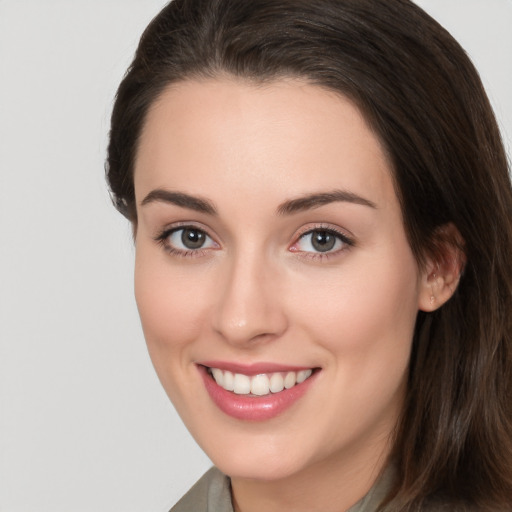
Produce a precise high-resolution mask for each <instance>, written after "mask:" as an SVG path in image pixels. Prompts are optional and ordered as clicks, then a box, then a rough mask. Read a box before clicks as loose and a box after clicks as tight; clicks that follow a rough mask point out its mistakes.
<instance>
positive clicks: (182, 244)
mask: <svg viewBox="0 0 512 512" xmlns="http://www.w3.org/2000/svg"><path fill="white" fill-rule="evenodd" d="M157 240H158V241H160V242H161V243H162V244H163V246H164V247H165V248H166V249H167V250H168V251H170V252H171V253H174V254H177V255H182V256H187V255H190V254H191V253H193V252H196V251H199V250H201V249H211V248H216V247H218V246H217V244H216V243H215V242H214V241H213V240H212V238H211V237H210V236H208V234H207V233H206V232H205V231H203V230H202V229H199V228H196V227H194V226H181V227H179V228H175V229H171V230H167V231H165V232H164V233H162V234H161V235H160V236H159V237H158V238H157Z"/></svg>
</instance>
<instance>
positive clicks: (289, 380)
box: [209, 368, 313, 396]
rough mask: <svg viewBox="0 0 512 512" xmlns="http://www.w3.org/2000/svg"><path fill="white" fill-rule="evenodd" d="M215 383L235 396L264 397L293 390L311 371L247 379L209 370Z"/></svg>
mask: <svg viewBox="0 0 512 512" xmlns="http://www.w3.org/2000/svg"><path fill="white" fill-rule="evenodd" d="M209 371H210V373H211V375H212V376H213V378H214V379H215V382H216V383H217V384H218V385H219V386H221V387H222V388H224V389H225V390H227V391H233V392H234V393H235V394H237V395H248V394H249V393H251V394H253V395H256V396H265V395H268V394H269V393H271V392H272V393H279V392H280V391H283V389H290V388H293V386H295V385H296V384H300V383H302V382H304V381H305V380H306V379H307V378H309V377H310V376H311V374H312V373H313V370H300V371H299V372H286V373H280V372H277V373H272V374H266V373H262V374H260V375H254V376H253V377H249V376H248V375H244V374H242V373H232V372H229V371H223V370H220V369H219V368H210V369H209Z"/></svg>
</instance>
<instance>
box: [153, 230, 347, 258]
mask: <svg viewBox="0 0 512 512" xmlns="http://www.w3.org/2000/svg"><path fill="white" fill-rule="evenodd" d="M187 229H188V230H191V231H196V232H199V233H202V234H203V235H204V236H205V237H207V239H209V240H210V241H211V243H213V244H214V245H215V246H217V247H218V244H217V243H216V242H215V241H214V240H213V238H212V237H211V236H210V235H209V234H208V232H207V231H206V230H205V229H203V228H200V227H198V226H194V225H190V224H184V225H179V226H175V227H172V228H169V229H165V230H163V231H162V232H161V233H160V234H158V235H157V236H156V237H155V239H154V240H155V241H156V242H157V243H158V244H159V245H161V246H162V247H163V248H164V250H165V251H166V252H167V253H168V254H171V255H173V256H178V257H181V258H194V257H201V256H205V255H206V254H207V253H208V251H209V250H210V249H211V248H212V247H203V246H201V247H199V248H197V249H187V250H183V249H177V248H176V247H173V246H172V245H170V244H169V237H171V236H172V235H175V234H176V233H179V232H180V231H183V230H187ZM315 232H318V233H326V234H327V235H331V236H333V237H335V238H336V241H335V243H337V241H339V242H341V243H342V244H343V246H342V247H341V248H340V249H337V250H335V251H332V250H328V251H325V252H321V251H318V252H314V251H301V250H299V249H297V248H294V247H295V246H296V245H297V244H299V243H300V242H301V240H304V239H305V237H307V236H309V235H312V234H313V233H315ZM354 245H355V242H354V240H353V239H352V238H350V237H348V236H347V235H346V234H344V233H342V232H341V231H339V230H337V229H334V228H333V227H331V226H326V225H317V226H313V227H309V228H307V229H305V230H304V231H303V232H302V233H300V234H299V235H298V236H297V238H296V241H295V242H294V243H293V244H292V245H291V246H290V248H289V249H288V250H289V251H290V252H292V253H295V254H300V257H302V258H308V259H312V260H317V261H318V260H320V261H323V260H325V259H328V258H332V257H335V256H337V255H338V254H340V253H342V252H344V251H346V250H348V249H349V248H350V247H353V246H354Z"/></svg>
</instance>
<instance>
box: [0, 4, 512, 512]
mask: <svg viewBox="0 0 512 512" xmlns="http://www.w3.org/2000/svg"><path fill="white" fill-rule="evenodd" d="M164 3H165V2H164V1H162V0H0V511H1V512H32V511H34V512H35V511H38V512H50V511H51V512H64V511H66V512H68V511H77V512H81V511H91V512H92V511H94V512H107V511H108V512H116V511H123V512H131V511H146V512H151V511H155V512H164V511H167V510H168V509H169V508H170V506H171V505H172V504H173V503H174V502H175V501H176V500H177V499H178V498H179V497H180V496H181V495H182V494H183V493H184V492H185V491H186V490H187V489H188V488H189V487H190V485H192V483H193V482H194V481H195V480H196V479H197V478H198V477H199V476H200V475H201V474H202V473H203V472H204V471H205V470H206V469H207V468H208V467H209V465H210V462H209V461H208V459H207V457H206V456H205V455H204V454H202V452H201V451H200V450H199V448H197V447H196V445H195V443H194V441H193V440H192V439H191V437H190V436H189V434H188V433H187V431H186V429H185V428H184V427H183V426H182V424H181V421H180V419H179V418H178V416H177V415H176V413H175V412H174V409H173V408H172V406H171V404H170V403H169V402H168V399H167V397H166V396H165V394H164V392H163V390H162V389H161V387H160V384H159V382H158V380H157V378H156V376H155V375H154V372H153V368H152V366H151V362H150V360H149V357H148V355H147V352H146V347H145V344H144V340H143V336H142V333H141V329H140V326H139V322H138V318H137V311H136V307H135V302H134V299H133V287H132V270H133V269H132V267H133V256H134V254H133V248H132V242H131V234H130V228H129V226H128V224H127V222H126V221H125V220H124V219H123V218H122V217H121V216H120V215H119V214H118V213H117V212H116V211H115V210H114V209H113V207H112V206H111V204H110V201H109V196H108V193H107V191H106V186H105V181H104V171H103V165H104V158H105V148H106V136H107V133H108V124H109V114H110V109H111V105H112V99H113V96H114V94H115V89H116V86H117V84H118V83H119V80H120V79H121V77H122V75H123V73H124V70H125V69H126V67H127V65H128V64H129V62H130V60H131V57H132V55H133V52H134V49H135V46H136V44H137V40H138V37H139V36H140V34H141V32H142V30H143V28H144V27H145V26H146V25H147V23H148V22H149V21H150V20H151V18H152V17H153V16H154V15H155V14H156V13H157V12H158V11H159V9H160V8H161V7H162V6H163V5H164ZM418 3H420V5H421V6H423V7H424V8H425V9H426V10H427V11H428V12H430V13H431V14H432V15H433V16H434V17H435V18H437V19H438V20H439V21H440V22H441V23H442V24H444V25H445V26H446V27H447V28H448V29H449V30H450V31H451V32H452V34H453V35H454V36H455V37H456V38H457V39H458V40H459V41H460V42H461V43H462V45H463V46H464V47H465V48H466V50H467V51H468V53H469V54H470V56H471V57H472V58H473V60H474V62H475V63H476V65H477V67H478V69H479V70H480V72H481V75H482V78H483V80H484V83H485V85H486V87H487V89H488V92H489V95H490V98H491V100H492V103H493V105H494V107H495V110H496V114H497V116H498V119H499V122H500V125H501V127H502V131H503V136H504V139H505V143H506V146H507V148H508V151H509V155H510V149H511V147H512V95H511V94H510V91H512V30H511V27H512V0H485V1H483V0H422V1H419V2H418Z"/></svg>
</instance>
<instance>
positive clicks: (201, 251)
mask: <svg viewBox="0 0 512 512" xmlns="http://www.w3.org/2000/svg"><path fill="white" fill-rule="evenodd" d="M186 229H189V230H191V231H197V232H200V233H202V234H203V235H204V236H206V237H207V238H208V239H210V240H211V241H212V242H213V243H214V244H215V245H217V246H218V244H217V243H216V242H215V241H214V240H213V238H212V237H211V236H210V235H209V234H208V232H207V231H206V230H205V229H203V228H200V227H198V226H194V225H193V224H183V225H179V226H174V227H172V228H169V229H165V230H163V231H162V232H161V233H160V234H158V235H157V236H156V237H155V241H156V242H157V243H158V244H159V245H161V246H162V247H163V248H164V250H165V251H166V252H167V253H168V254H171V255H172V256H178V257H181V258H196V257H201V256H205V255H206V254H207V252H208V250H209V249H210V247H205V248H203V247H199V248H197V249H187V250H183V249H177V248H176V247H173V246H172V245H170V244H169V237H171V236H172V235H174V234H176V233H178V232H180V231H184V230H186Z"/></svg>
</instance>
